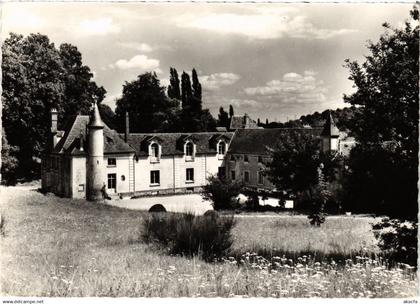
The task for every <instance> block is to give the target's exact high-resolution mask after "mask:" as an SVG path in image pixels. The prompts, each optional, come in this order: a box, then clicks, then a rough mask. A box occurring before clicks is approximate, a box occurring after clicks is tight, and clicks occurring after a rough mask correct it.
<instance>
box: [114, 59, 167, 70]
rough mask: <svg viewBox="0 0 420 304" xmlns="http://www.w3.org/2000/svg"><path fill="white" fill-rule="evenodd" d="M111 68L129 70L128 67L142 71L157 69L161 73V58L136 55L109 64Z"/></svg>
mask: <svg viewBox="0 0 420 304" xmlns="http://www.w3.org/2000/svg"><path fill="white" fill-rule="evenodd" d="M109 67H110V68H112V69H114V68H117V69H121V70H128V69H138V70H141V71H155V72H156V73H161V72H162V71H161V70H160V69H159V60H158V59H152V58H148V57H147V56H146V55H136V56H134V57H132V58H131V59H129V60H126V59H119V60H117V61H116V62H115V63H113V64H110V65H109Z"/></svg>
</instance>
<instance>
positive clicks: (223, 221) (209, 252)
mask: <svg viewBox="0 0 420 304" xmlns="http://www.w3.org/2000/svg"><path fill="white" fill-rule="evenodd" d="M234 225H235V220H234V218H233V216H232V217H219V216H214V215H206V216H195V215H194V214H189V213H187V214H174V213H167V214H152V215H151V216H149V217H146V218H145V219H144V222H143V234H142V239H143V240H144V241H145V242H146V243H155V244H158V245H160V246H163V247H165V248H167V249H168V250H169V253H171V254H180V255H183V256H189V257H191V256H197V255H198V256H200V257H201V258H203V259H204V260H206V261H213V260H214V259H217V258H219V257H222V256H224V255H225V254H226V253H227V252H228V250H229V249H230V247H231V245H232V243H233V239H232V234H231V230H232V228H233V226H234Z"/></svg>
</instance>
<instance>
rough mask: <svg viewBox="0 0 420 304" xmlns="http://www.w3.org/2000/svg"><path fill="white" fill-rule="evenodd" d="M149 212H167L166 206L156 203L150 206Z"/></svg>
mask: <svg viewBox="0 0 420 304" xmlns="http://www.w3.org/2000/svg"><path fill="white" fill-rule="evenodd" d="M149 212H166V208H165V207H164V206H163V205H162V204H155V205H153V206H152V207H150V209H149Z"/></svg>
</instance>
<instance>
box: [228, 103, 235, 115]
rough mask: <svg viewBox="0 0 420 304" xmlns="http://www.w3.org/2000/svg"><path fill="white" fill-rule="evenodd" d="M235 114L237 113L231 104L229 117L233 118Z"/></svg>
mask: <svg viewBox="0 0 420 304" xmlns="http://www.w3.org/2000/svg"><path fill="white" fill-rule="evenodd" d="M233 115H235V112H234V111H233V107H232V105H229V117H230V118H232V117H233Z"/></svg>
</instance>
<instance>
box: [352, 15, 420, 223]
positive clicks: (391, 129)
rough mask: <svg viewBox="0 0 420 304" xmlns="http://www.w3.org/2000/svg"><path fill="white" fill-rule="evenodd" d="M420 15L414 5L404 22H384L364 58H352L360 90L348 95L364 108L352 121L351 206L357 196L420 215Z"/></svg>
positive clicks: (392, 211) (387, 209)
mask: <svg viewBox="0 0 420 304" xmlns="http://www.w3.org/2000/svg"><path fill="white" fill-rule="evenodd" d="M418 21H419V20H418V10H417V8H414V9H413V10H412V11H411V20H407V21H406V22H405V25H404V27H403V28H392V27H391V26H390V25H389V24H387V23H384V24H383V26H384V28H385V33H384V34H383V35H382V36H381V37H380V39H379V41H378V42H377V43H372V42H370V43H369V45H368V49H369V51H370V55H368V56H366V61H365V62H364V63H363V64H359V63H358V62H356V61H350V60H346V67H347V68H348V69H349V70H350V77H349V79H350V80H352V81H353V82H354V86H355V87H356V92H355V93H353V94H351V95H345V96H344V100H345V101H346V102H348V103H350V104H351V105H354V106H357V107H358V109H359V110H360V111H358V112H356V113H355V117H354V125H353V126H352V132H353V134H354V136H355V137H356V140H357V146H356V148H355V149H353V151H352V153H351V159H350V161H349V167H350V172H351V174H350V176H349V183H348V192H349V199H348V204H347V205H348V206H349V207H351V203H352V202H351V201H353V202H358V203H359V204H360V205H364V206H367V207H368V208H369V209H375V208H377V207H379V208H378V209H377V210H378V212H384V213H386V214H388V215H391V216H398V217H404V218H406V217H407V218H413V217H415V218H417V210H418V204H417V177H418V176H417V174H418V138H419V131H418V120H419V111H418V109H419V100H418V96H419V85H418V84H419V75H418V70H419V48H418V46H419V25H418V24H419V23H418ZM412 24H415V26H412ZM368 160H370V161H368ZM358 194H361V195H358Z"/></svg>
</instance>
